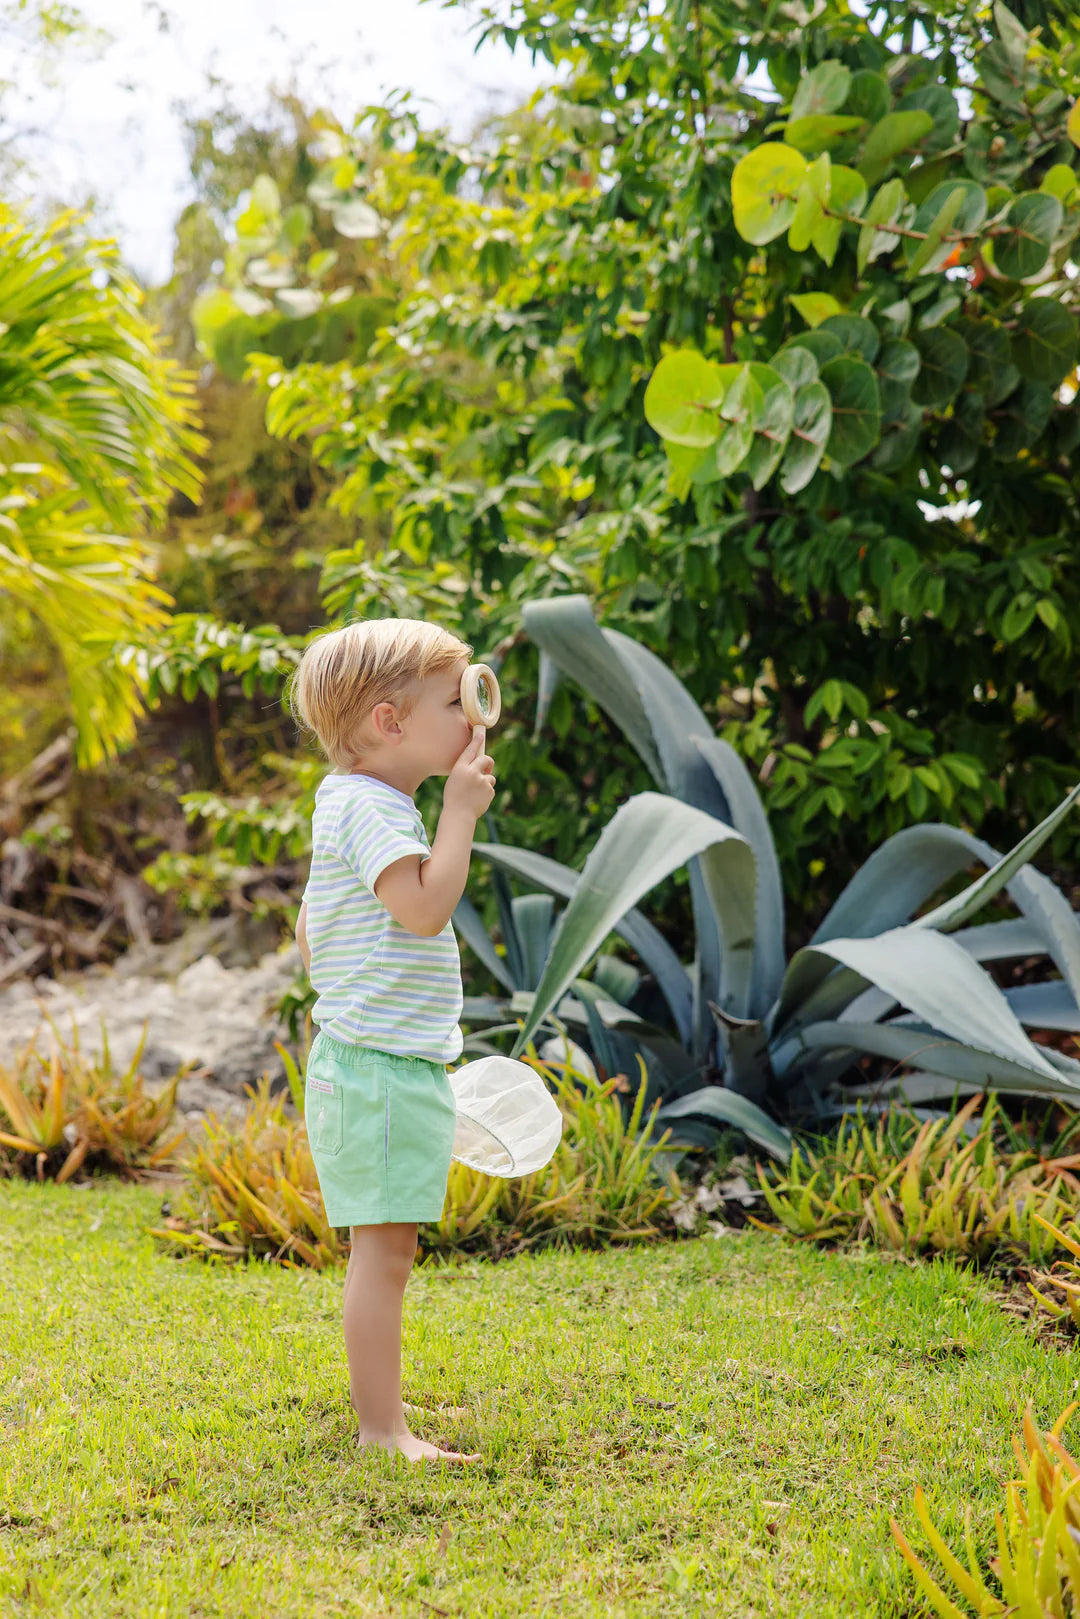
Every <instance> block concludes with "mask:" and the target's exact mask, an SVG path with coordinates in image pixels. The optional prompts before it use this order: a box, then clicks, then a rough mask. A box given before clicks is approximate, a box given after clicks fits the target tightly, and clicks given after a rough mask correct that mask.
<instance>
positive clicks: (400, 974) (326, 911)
mask: <svg viewBox="0 0 1080 1619" xmlns="http://www.w3.org/2000/svg"><path fill="white" fill-rule="evenodd" d="M311 830H312V852H311V872H310V875H309V877H308V881H307V888H306V889H305V891H304V898H305V899H306V900H307V939H308V947H309V948H310V950H311V969H310V977H311V983H312V987H313V988H314V989H315V990H316V992H317V994H318V999H317V1000H316V1002H315V1005H314V1007H313V1009H312V1017H313V1018H314V1020H315V1022H316V1023H317V1024H318V1025H319V1027H320V1029H321V1030H322V1032H323V1033H324V1034H326V1035H327V1036H329V1038H330V1039H331V1040H340V1041H342V1042H343V1043H344V1044H346V1045H354V1046H373V1047H374V1048H375V1049H376V1050H378V1051H393V1052H397V1053H398V1054H399V1055H401V1056H403V1057H430V1058H432V1059H433V1060H434V1061H435V1062H453V1061H454V1059H455V1058H456V1057H459V1056H460V1055H461V1050H462V1046H463V1043H464V1042H463V1040H462V1035H461V1029H460V1028H459V1026H458V1018H459V1017H460V1016H461V1007H462V991H461V956H460V953H459V950H458V943H457V939H456V937H455V935H454V928H453V924H452V923H451V922H449V921H448V922H447V924H446V926H445V927H444V928H443V930H442V932H441V933H437V934H436V935H435V937H434V938H431V939H425V938H421V937H420V935H419V934H416V933H410V932H409V931H408V929H407V928H403V927H402V926H401V924H400V923H399V922H395V920H394V918H393V917H392V916H391V915H390V912H389V911H388V910H387V909H386V907H385V906H384V905H382V904H380V902H379V900H378V899H376V897H375V892H374V890H375V883H376V881H377V880H378V878H379V876H380V874H381V873H382V872H384V871H385V870H386V868H387V866H389V865H392V864H393V862H394V861H395V860H400V859H401V858H402V856H403V855H409V854H418V855H419V856H420V858H421V860H426V859H428V858H429V856H430V854H431V846H430V844H429V843H428V839H427V833H426V832H425V830H424V823H423V821H422V820H421V818H420V811H419V810H418V809H417V807H416V805H415V804H414V803H413V801H412V799H411V798H410V797H409V795H408V794H407V793H402V792H399V791H398V789H397V788H396V787H391V786H389V785H388V784H387V783H386V782H382V781H378V780H377V779H376V778H375V777H374V776H364V775H358V774H352V775H338V774H336V773H332V774H330V775H327V776H324V777H323V779H322V781H321V782H320V783H319V785H318V787H317V789H316V791H315V813H314V815H313V816H312V822H311Z"/></svg>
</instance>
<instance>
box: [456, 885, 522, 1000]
mask: <svg viewBox="0 0 1080 1619" xmlns="http://www.w3.org/2000/svg"><path fill="white" fill-rule="evenodd" d="M453 923H454V927H455V928H456V930H457V932H458V933H460V934H461V937H462V938H463V939H464V940H465V943H466V944H467V945H468V946H469V949H470V950H471V951H472V952H473V953H474V955H477V956H479V958H480V960H481V961H482V962H483V964H484V966H485V967H486V968H487V970H488V972H489V973H490V974H491V975H492V977H493V978H497V979H498V980H499V983H500V984H501V985H502V986H503V988H504V989H508V990H510V991H511V993H512V992H513V991H514V989H515V988H516V987H517V986H516V985H515V983H514V980H513V978H512V977H511V976H510V974H509V972H508V971H507V968H506V963H505V962H504V961H503V959H502V957H501V956H500V955H499V954H498V952H497V951H496V949H495V946H494V945H493V944H492V942H491V936H490V934H489V933H488V930H487V928H486V927H485V926H484V924H483V921H482V920H481V918H480V913H479V911H478V910H477V909H476V906H475V905H474V904H473V902H472V900H471V899H469V898H467V896H466V895H464V894H462V896H461V898H460V899H459V900H458V902H457V904H456V905H455V907H454V914H453Z"/></svg>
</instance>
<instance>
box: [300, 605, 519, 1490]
mask: <svg viewBox="0 0 1080 1619" xmlns="http://www.w3.org/2000/svg"><path fill="white" fill-rule="evenodd" d="M471 655H472V648H471V647H470V646H467V645H466V644H465V643H464V642H463V641H459V640H458V639H457V638H456V637H455V636H453V635H450V634H449V633H448V632H447V631H446V630H443V629H440V628H438V627H437V626H436V625H433V624H426V623H423V622H421V621H420V620H418V619H379V620H373V621H371V622H369V623H359V624H349V625H347V626H346V627H345V628H344V629H340V630H334V631H331V632H329V633H328V634H325V635H322V636H320V637H319V638H318V639H317V640H315V641H313V642H312V643H311V645H310V646H309V647H308V648H307V649H306V650H305V652H304V655H303V657H302V658H301V660H300V663H299V666H298V668H297V670H296V673H295V675H294V676H293V679H292V683H291V688H292V699H293V707H294V710H295V712H296V713H297V715H298V717H299V718H300V720H301V721H302V723H303V724H304V725H305V726H306V727H308V728H309V729H311V730H313V731H314V732H315V734H316V735H317V737H318V739H319V742H320V743H321V744H322V747H323V750H324V751H325V753H326V756H327V758H328V760H329V761H330V763H331V765H333V766H335V767H336V771H335V772H333V773H331V774H328V775H326V776H325V777H324V778H323V780H322V781H321V782H320V783H319V787H318V789H317V791H316V794H315V812H314V816H313V819H312V857H311V872H310V876H309V878H308V883H307V887H306V890H305V892H304V898H303V903H302V904H301V907H300V915H299V918H298V920H297V927H296V937H297V942H298V943H299V946H300V952H301V955H302V957H303V959H304V964H305V966H306V968H307V970H308V973H309V975H310V977H311V982H312V985H313V987H314V988H315V990H316V991H317V992H318V999H317V1000H316V1002H315V1006H314V1009H313V1017H314V1020H315V1022H316V1023H317V1024H318V1025H319V1032H318V1034H317V1035H316V1037H315V1039H314V1041H313V1042H312V1046H311V1052H310V1054H309V1058H308V1066H307V1089H306V1099H305V1112H306V1120H307V1128H308V1137H309V1140H310V1143H311V1152H312V1157H313V1158H314V1161H315V1169H316V1173H317V1175H318V1178H319V1187H320V1190H321V1192H322V1196H323V1202H324V1204H325V1206H326V1215H327V1219H328V1220H329V1222H330V1224H331V1225H334V1226H344V1225H347V1226H349V1227H350V1234H351V1240H352V1246H351V1250H350V1254H349V1265H348V1270H347V1272H346V1276H345V1294H344V1324H345V1348H346V1353H347V1356H348V1361H349V1381H350V1387H351V1393H352V1403H353V1407H354V1409H355V1411H356V1413H357V1415H358V1417H359V1419H360V1435H359V1445H360V1447H361V1448H363V1447H364V1446H368V1445H376V1446H381V1447H382V1448H383V1449H384V1450H387V1451H390V1452H392V1453H393V1452H397V1451H400V1452H402V1453H403V1454H404V1455H405V1456H406V1457H407V1458H408V1459H409V1460H410V1461H426V1460H438V1461H445V1462H468V1461H475V1460H476V1459H477V1458H476V1457H475V1456H466V1455H463V1454H461V1453H460V1452H458V1451H444V1450H440V1449H439V1448H438V1447H437V1446H435V1445H432V1444H428V1443H426V1442H425V1441H424V1440H422V1439H419V1438H417V1436H416V1435H415V1434H413V1433H411V1432H410V1431H409V1426H408V1422H407V1420H406V1417H405V1409H404V1407H403V1405H402V1401H401V1316H402V1303H403V1298H404V1293H405V1288H406V1285H407V1283H408V1280H409V1273H410V1271H411V1269H412V1264H413V1259H414V1258H415V1255H416V1239H417V1226H418V1224H419V1222H421V1221H425V1220H437V1219H438V1218H439V1216H440V1215H441V1213H442V1206H443V1201H444V1198H445V1196H446V1178H447V1173H448V1171H449V1167H450V1154H451V1148H452V1145H453V1140H454V1125H455V1108H454V1099H453V1093H452V1092H451V1089H450V1083H449V1080H448V1078H447V1074H446V1064H447V1063H448V1062H452V1061H453V1060H454V1059H455V1058H456V1057H458V1056H460V1054H461V1050H462V1044H463V1042H462V1036H461V1030H460V1028H459V1027H458V1018H459V1017H460V1014H461V1006H462V990H461V962H460V956H459V954H458V947H457V941H456V939H455V937H454V930H453V927H452V925H451V922H450V916H451V913H452V912H453V910H454V907H455V906H456V904H457V902H458V900H459V899H460V898H461V895H462V893H463V891H464V888H465V881H466V878H467V876H468V871H469V856H470V854H471V852H472V842H473V836H474V833H475V830H476V822H477V820H478V819H479V818H480V816H481V815H483V814H484V812H485V811H486V810H487V809H488V808H489V807H490V805H491V801H492V798H493V797H494V793H495V776H494V762H493V760H492V759H491V758H489V757H488V755H487V754H486V753H485V752H484V748H483V738H484V732H483V730H482V729H481V728H480V727H477V728H476V730H475V731H474V732H471V730H470V726H469V723H468V721H467V720H466V719H465V716H464V714H463V713H462V708H461V699H460V696H459V688H460V684H461V677H462V674H463V673H464V671H465V669H466V667H467V666H468V663H469V659H470V657H471ZM443 775H445V776H446V777H447V781H446V785H445V787H444V789H443V807H442V814H441V815H440V817H439V825H438V830H437V832H436V835H435V841H434V844H431V845H429V843H428V840H427V836H426V833H425V831H424V824H423V821H422V820H421V818H420V814H419V811H418V810H417V808H416V805H415V803H414V802H413V795H414V793H415V792H416V789H417V788H418V787H419V785H420V783H421V782H422V781H424V780H426V779H427V777H428V776H443Z"/></svg>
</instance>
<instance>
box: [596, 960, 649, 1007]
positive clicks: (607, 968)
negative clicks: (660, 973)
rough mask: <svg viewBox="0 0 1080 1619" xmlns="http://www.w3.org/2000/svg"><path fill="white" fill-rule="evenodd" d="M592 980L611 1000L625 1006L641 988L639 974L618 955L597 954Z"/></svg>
mask: <svg viewBox="0 0 1080 1619" xmlns="http://www.w3.org/2000/svg"><path fill="white" fill-rule="evenodd" d="M593 982H594V983H595V984H599V986H600V988H601V989H602V990H603V992H604V994H605V995H608V996H609V997H610V998H611V999H612V1000H613V1001H618V1002H619V1003H620V1005H622V1006H627V1005H629V1003H630V1001H632V1000H633V998H634V996H635V995H636V994H637V992H638V990H639V989H640V988H641V974H640V973H639V972H638V970H637V968H636V967H631V965H630V963H629V962H628V961H622V960H620V958H619V957H618V956H597V958H596V966H595V967H594V968H593Z"/></svg>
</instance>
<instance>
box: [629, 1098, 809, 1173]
mask: <svg viewBox="0 0 1080 1619" xmlns="http://www.w3.org/2000/svg"><path fill="white" fill-rule="evenodd" d="M695 1114H696V1115H704V1116H705V1117H707V1118H710V1119H719V1120H721V1121H722V1122H723V1123H724V1124H732V1125H734V1126H735V1127H736V1129H739V1130H741V1131H742V1132H743V1134H744V1135H745V1136H748V1137H749V1138H750V1140H751V1141H753V1142H754V1143H755V1144H756V1145H757V1146H759V1147H763V1148H764V1150H765V1151H766V1152H769V1153H772V1155H773V1157H774V1158H780V1159H782V1160H783V1162H784V1163H787V1162H788V1160H789V1159H790V1157H791V1133H790V1131H788V1130H785V1129H784V1127H783V1125H781V1124H777V1122H776V1120H775V1119H771V1118H770V1117H769V1115H768V1114H767V1113H766V1112H765V1111H764V1109H763V1108H760V1107H758V1106H757V1104H756V1103H754V1102H751V1101H749V1100H748V1099H747V1098H746V1097H745V1096H739V1095H737V1093H736V1092H735V1091H729V1090H727V1089H726V1088H725V1087H724V1086H722V1085H706V1086H704V1087H703V1088H702V1089H701V1090H699V1091H691V1092H690V1094H689V1095H688V1096H680V1097H679V1099H678V1100H677V1101H675V1102H665V1103H664V1105H663V1107H661V1108H660V1109H659V1111H658V1112H657V1115H656V1122H657V1124H658V1125H665V1124H668V1123H669V1122H670V1121H671V1120H673V1119H682V1118H686V1117H687V1116H688V1115H695Z"/></svg>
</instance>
